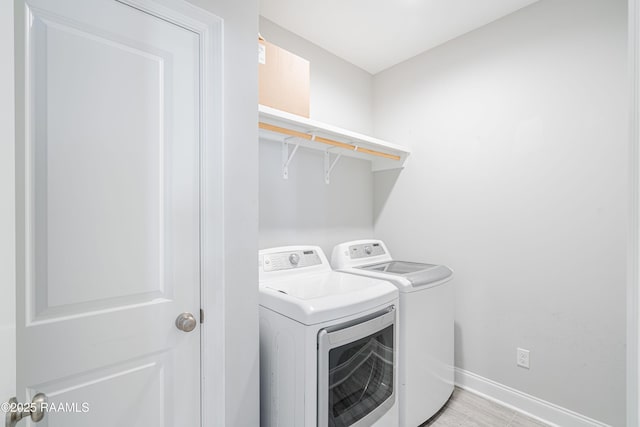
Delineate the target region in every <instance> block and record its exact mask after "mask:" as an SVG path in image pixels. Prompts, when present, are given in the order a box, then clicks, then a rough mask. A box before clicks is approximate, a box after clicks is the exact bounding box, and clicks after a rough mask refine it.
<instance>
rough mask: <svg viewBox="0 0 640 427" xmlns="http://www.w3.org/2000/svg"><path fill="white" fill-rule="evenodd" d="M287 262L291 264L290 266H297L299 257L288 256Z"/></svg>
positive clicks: (295, 255) (294, 255)
mask: <svg viewBox="0 0 640 427" xmlns="http://www.w3.org/2000/svg"><path fill="white" fill-rule="evenodd" d="M289 262H290V263H291V265H298V263H299V262H300V255H298V254H291V255H289Z"/></svg>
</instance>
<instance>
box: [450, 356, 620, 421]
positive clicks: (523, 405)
mask: <svg viewBox="0 0 640 427" xmlns="http://www.w3.org/2000/svg"><path fill="white" fill-rule="evenodd" d="M455 382H456V385H457V386H458V387H460V388H463V389H465V390H468V391H470V392H472V393H475V394H478V395H480V396H482V397H484V398H486V399H489V400H492V401H494V402H496V403H499V404H501V405H504V406H507V407H509V408H511V409H513V410H515V411H518V412H521V413H523V414H525V415H527V416H529V417H531V418H535V419H537V420H540V421H542V422H544V423H546V424H551V425H552V426H556V427H611V426H609V425H608V424H604V423H601V422H600V421H596V420H594V419H592V418H589V417H585V416H584V415H581V414H578V413H577V412H573V411H570V410H569V409H565V408H563V407H561V406H558V405H555V404H553V403H550V402H547V401H545V400H542V399H538V398H537V397H534V396H530V395H528V394H526V393H523V392H521V391H518V390H516V389H514V388H511V387H507V386H506V385H503V384H500V383H497V382H495V381H492V380H490V379H488V378H484V377H481V376H480V375H477V374H474V373H473V372H469V371H465V370H464V369H460V368H455Z"/></svg>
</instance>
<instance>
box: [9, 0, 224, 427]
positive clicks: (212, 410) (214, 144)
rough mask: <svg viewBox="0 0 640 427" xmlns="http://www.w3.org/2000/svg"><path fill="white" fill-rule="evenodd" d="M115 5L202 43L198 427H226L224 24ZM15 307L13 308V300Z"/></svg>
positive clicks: (19, 3)
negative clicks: (167, 24) (175, 28)
mask: <svg viewBox="0 0 640 427" xmlns="http://www.w3.org/2000/svg"><path fill="white" fill-rule="evenodd" d="M27 1H28V0H16V1H15V9H14V24H16V25H14V59H15V80H14V82H15V148H16V156H15V159H14V160H13V163H14V165H15V188H16V190H19V189H20V187H22V185H23V184H22V182H23V178H22V177H23V176H24V166H23V165H22V164H19V163H18V162H20V160H21V159H24V155H23V148H22V147H24V142H25V120H24V119H25V117H26V112H25V102H24V101H25V99H26V98H25V88H26V86H25V77H24V70H25V56H24V52H25V50H24V49H25V32H24V28H25V25H27V24H26V21H25V19H26V18H25V9H26V4H27ZM113 1H117V2H119V3H122V4H125V5H128V6H131V7H134V8H136V9H139V10H141V11H143V12H146V13H149V14H151V15H154V16H157V17H158V18H160V19H163V20H165V21H168V22H170V23H173V24H175V25H178V26H180V27H182V28H185V29H187V30H189V31H192V32H194V33H196V34H197V35H198V36H199V39H200V46H199V53H200V82H199V83H200V94H199V97H200V129H199V130H200V141H199V146H200V307H201V309H202V310H203V311H204V313H205V314H206V323H203V324H202V325H201V328H200V330H201V334H200V341H201V344H200V408H201V426H207V427H210V426H224V425H225V418H226V417H225V390H226V384H225V380H224V378H225V356H224V349H223V348H222V347H221V346H220V345H216V344H217V343H224V342H225V311H224V284H225V274H224V261H225V256H224V254H225V248H224V169H223V167H224V162H223V159H224V129H223V126H224V114H223V112H224V98H223V97H224V92H223V88H224V84H223V82H224V80H223V79H224V74H223V70H224V56H223V54H224V52H223V43H224V39H223V27H224V25H223V24H224V22H223V20H222V18H220V17H218V16H216V15H214V14H212V13H211V12H209V11H207V10H204V9H201V8H198V7H196V6H194V5H192V4H190V3H188V2H187V1H185V0H113ZM18 23H22V24H18ZM23 201H24V200H23V195H21V194H18V192H17V191H16V194H15V212H16V218H15V220H16V226H18V225H19V223H20V222H23V221H24V219H23V217H21V216H20V215H21V211H22V206H23V205H24V203H22V202H23ZM21 253H23V252H21V247H20V243H19V242H16V257H17V258H16V261H17V262H18V265H19V263H20V259H19V258H20V257H21V256H23V255H21ZM16 273H17V277H16V287H20V286H24V281H23V280H21V279H20V276H21V274H20V273H19V272H16ZM13 304H14V306H15V299H14V301H13ZM208 325H211V327H208ZM7 368H8V367H4V368H3V369H7ZM9 368H10V367H9ZM14 370H15V366H14ZM14 387H15V386H14ZM7 397H8V396H7ZM0 400H2V399H0ZM205 403H206V404H205Z"/></svg>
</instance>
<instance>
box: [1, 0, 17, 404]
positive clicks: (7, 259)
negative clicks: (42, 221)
mask: <svg viewBox="0 0 640 427" xmlns="http://www.w3.org/2000/svg"><path fill="white" fill-rule="evenodd" d="M0 58H2V61H1V62H0V295H2V298H0V342H2V343H5V344H6V343H9V345H2V346H0V366H3V367H14V366H15V364H16V348H15V345H14V344H15V237H14V236H15V222H14V211H15V202H14V200H15V198H14V148H13V145H14V144H13V140H14V131H13V130H14V124H13V120H14V115H13V2H11V1H1V2H0ZM15 374H16V373H15V370H14V369H12V368H4V369H0V402H6V401H7V400H8V399H9V398H10V397H11V396H14V395H15V393H16V379H15Z"/></svg>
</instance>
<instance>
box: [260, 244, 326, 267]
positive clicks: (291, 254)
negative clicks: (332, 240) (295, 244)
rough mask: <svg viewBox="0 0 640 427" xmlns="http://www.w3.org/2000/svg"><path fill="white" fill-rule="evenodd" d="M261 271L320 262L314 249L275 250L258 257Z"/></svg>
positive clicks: (309, 265)
mask: <svg viewBox="0 0 640 427" xmlns="http://www.w3.org/2000/svg"><path fill="white" fill-rule="evenodd" d="M260 263H261V267H262V271H265V272H270V271H280V270H290V269H292V268H304V267H312V266H314V265H319V264H322V259H320V256H319V255H318V253H317V252H316V250H315V249H308V250H296V251H287V252H275V253H268V254H264V255H263V256H261V257H260Z"/></svg>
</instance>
